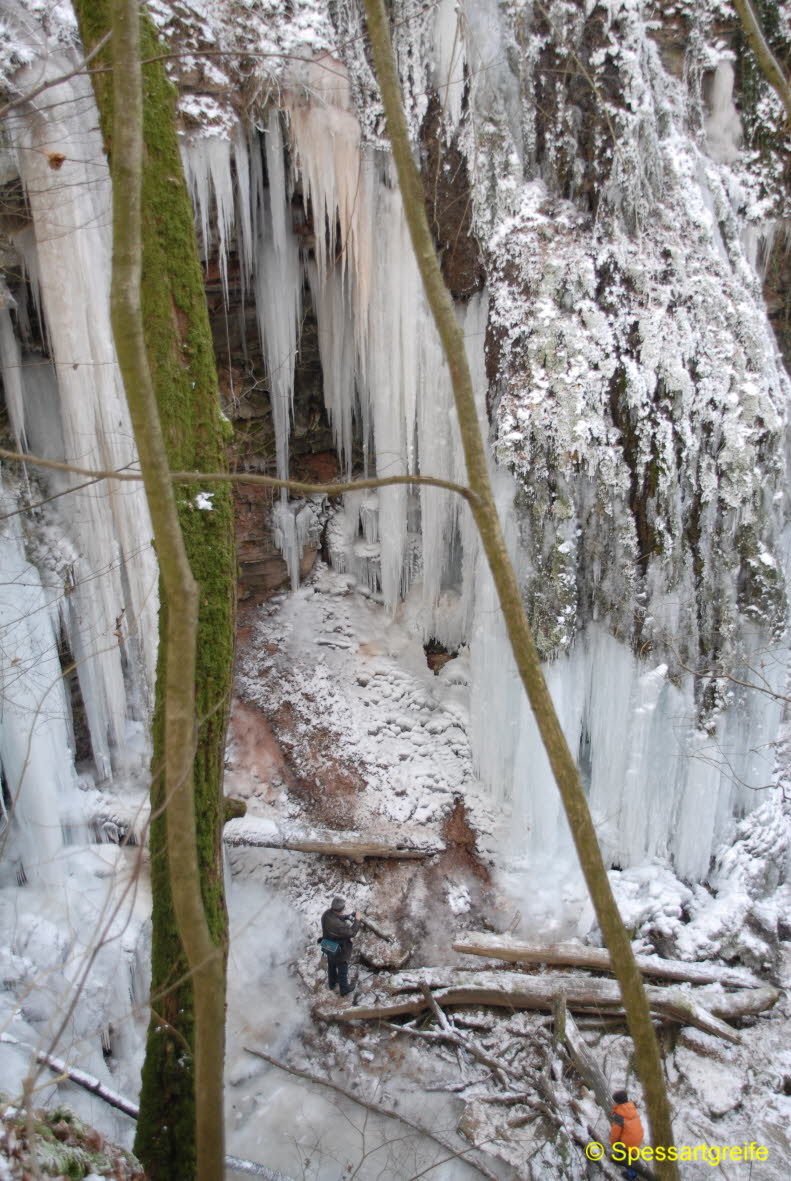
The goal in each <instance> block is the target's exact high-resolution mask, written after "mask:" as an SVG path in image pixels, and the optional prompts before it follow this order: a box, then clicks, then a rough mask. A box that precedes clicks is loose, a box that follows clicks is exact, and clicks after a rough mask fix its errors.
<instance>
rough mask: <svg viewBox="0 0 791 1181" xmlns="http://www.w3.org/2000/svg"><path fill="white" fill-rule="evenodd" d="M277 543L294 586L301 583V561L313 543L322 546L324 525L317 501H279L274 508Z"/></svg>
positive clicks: (274, 529)
mask: <svg viewBox="0 0 791 1181" xmlns="http://www.w3.org/2000/svg"><path fill="white" fill-rule="evenodd" d="M272 531H273V536H274V541H275V545H276V546H277V548H278V549H279V550H280V552H281V553H282V555H283V557H284V559H285V562H286V566H287V567H288V575H289V579H290V582H291V589H292V590H296V589H297V587H298V586H299V564H300V561H301V560H302V557H303V555H304V553H305V548H306V547H307V546H309V545H313V546H316V545H318V540H319V536H320V533H321V525H320V522H319V518H318V515H317V511H316V506H315V504H311V503H310V502H309V501H308V502H305V501H296V500H294V501H287V500H280V501H278V502H277V503H276V504H275V505H274V507H273V509H272Z"/></svg>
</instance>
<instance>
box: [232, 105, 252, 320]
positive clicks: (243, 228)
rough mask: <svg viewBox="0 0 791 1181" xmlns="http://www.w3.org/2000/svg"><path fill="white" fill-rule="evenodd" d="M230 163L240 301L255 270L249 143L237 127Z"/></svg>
mask: <svg viewBox="0 0 791 1181" xmlns="http://www.w3.org/2000/svg"><path fill="white" fill-rule="evenodd" d="M233 161H234V169H235V172H236V251H237V254H238V257H239V271H240V274H241V280H242V300H244V297H245V295H246V294H247V291H248V290H249V287H250V284H251V281H252V275H253V269H254V266H255V242H256V239H255V233H254V229H253V191H252V188H251V169H250V143H249V140H248V137H247V135H246V134H245V133H244V131H243V130H242V128H241V127H237V128H236V130H235V132H234V137H233Z"/></svg>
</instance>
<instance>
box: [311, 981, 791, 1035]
mask: <svg viewBox="0 0 791 1181" xmlns="http://www.w3.org/2000/svg"><path fill="white" fill-rule="evenodd" d="M424 985H426V986H427V987H428V988H430V989H431V991H432V993H433V994H434V997H435V998H436V1000H437V1002H438V1003H440V1004H441V1005H443V1007H448V1006H453V1005H486V1006H492V1007H495V1008H506V1009H543V1010H549V1011H551V1010H552V1008H553V1006H554V1003H555V998H556V997H557V996H558V994H559V993H560V992H563V993H564V994H565V997H566V1004H567V1006H568V1008H569V1009H572V1010H574V1011H575V1012H582V1013H585V1012H591V1011H592V1012H594V1013H596V1012H599V1011H602V1010H603V1011H605V1012H609V1013H618V1014H622V1013H623V1009H622V1006H621V994H620V990H619V988H618V985H617V983H616V982H615V981H614V980H604V979H587V978H584V977H579V976H571V975H559V974H558V975H553V976H551V977H550V976H527V975H524V974H523V973H516V972H499V971H493V972H477V973H475V972H470V973H465V972H460V973H455V972H453V971H452V970H451V971H442V970H437V969H434V968H426V969H421V970H419V971H416V972H402V973H399V974H398V975H397V976H395V977H394V978H393V980H392V981H391V983H390V985H389V986H388V990H387V992H386V993H385V994H384V995H382V994H378V995H377V994H373V995H372V996H371V999H370V1000H369V1001H368V1002H367V1003H363V1004H358V1005H352V1006H350V1007H349V1008H346V1009H344V1008H339V1007H337V1006H329V1005H318V1006H317V1007H316V1008H315V1009H314V1013H315V1015H316V1016H317V1017H318V1018H319V1019H321V1020H324V1021H377V1020H389V1019H390V1018H392V1017H397V1016H401V1015H403V1014H407V1013H421V1012H423V1011H424V1010H425V1009H428V1008H429V1007H430V1006H429V1004H428V1001H427V1000H426V998H425V996H424V995H423V994H422V993H421V992H420V989H421V988H422V987H423V986H424ZM400 994H403V995H400ZM646 994H647V996H648V1002H649V1005H650V1006H651V1009H652V1011H653V1012H654V1013H655V1014H656V1015H657V1016H661V1017H666V1018H668V1019H670V1020H672V1021H676V1022H678V1023H679V1024H681V1025H694V1026H695V1027H696V1028H697V1029H702V1030H703V1031H704V1032H705V1033H711V1034H714V1035H715V1036H716V1037H721V1038H724V1039H725V1040H726V1041H730V1042H733V1043H734V1044H738V1043H739V1042H740V1041H741V1038H740V1036H739V1034H738V1032H737V1031H736V1030H734V1029H731V1027H730V1026H729V1025H726V1024H725V1022H724V1021H723V1020H721V1018H722V1017H725V1018H728V1017H730V1018H734V1017H744V1016H747V1015H750V1014H756V1013H762V1012H764V1011H765V1010H766V1009H770V1008H771V1007H772V1005H774V1003H775V1002H776V1001H777V999H778V997H779V996H780V992H779V990H778V989H776V988H769V987H764V988H751V989H745V990H744V991H743V993H741V994H739V995H738V996H737V997H735V998H734V997H733V995H732V994H730V995H729V994H726V993H720V994H719V995H707V996H706V997H705V998H700V999H699V997H698V996H697V995H696V994H695V993H693V992H692V991H686V990H682V989H680V988H673V989H670V988H659V987H657V986H656V985H649V986H647V988H646ZM704 999H705V1001H706V1002H707V1004H708V1007H707V1008H704V1005H703V1000H704Z"/></svg>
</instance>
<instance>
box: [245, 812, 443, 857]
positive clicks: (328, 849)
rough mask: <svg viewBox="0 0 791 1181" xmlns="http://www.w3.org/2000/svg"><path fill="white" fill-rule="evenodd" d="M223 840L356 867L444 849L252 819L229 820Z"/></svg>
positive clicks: (429, 843) (438, 845) (430, 844)
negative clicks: (374, 860)
mask: <svg viewBox="0 0 791 1181" xmlns="http://www.w3.org/2000/svg"><path fill="white" fill-rule="evenodd" d="M223 840H224V842H225V844H226V845H228V846H229V847H231V848H255V849H289V850H291V851H292V852H296V853H319V854H321V855H323V856H325V857H348V858H349V860H350V861H355V862H357V863H358V864H360V863H362V862H363V861H365V860H366V859H367V858H369V857H377V858H379V857H381V858H387V859H395V860H400V861H408V860H419V859H423V858H426V857H434V856H435V855H436V854H437V853H442V852H443V851H444V848H445V846H444V845H443V844H442V843H441V842H438V841H425V842H424V841H417V840H404V841H400V842H398V843H396V844H394V843H393V842H392V841H376V840H365V839H363V838H361V837H360V835H359V834H358V833H354V832H335V831H334V830H332V829H309V830H306V829H298V828H293V827H291V826H288V825H277V824H274V823H273V822H272V821H271V820H265V819H261V818H258V817H253V816H245V817H243V818H241V819H238V820H229V821H228V823H227V824H226V825H225V828H224V829H223Z"/></svg>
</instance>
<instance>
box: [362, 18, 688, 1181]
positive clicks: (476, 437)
mask: <svg viewBox="0 0 791 1181" xmlns="http://www.w3.org/2000/svg"><path fill="white" fill-rule="evenodd" d="M364 3H365V12H366V20H367V25H368V34H369V37H370V42H371V50H372V55H373V62H374V69H375V72H376V77H377V81H378V83H379V87H380V90H381V93H382V101H383V103H384V109H385V116H386V119H387V131H388V136H389V138H390V143H391V145H392V149H393V158H394V161H395V166H396V170H397V173H398V183H399V185H400V188H401V195H402V198H403V202H404V211H405V213H406V219H407V223H408V225H409V232H410V236H411V238H412V245H413V248H414V251H415V257H416V259H417V263H418V267H419V268H420V273H421V276H422V279H423V286H424V288H425V292H426V298H427V300H428V303H429V306H430V308H431V312H432V315H433V317H434V320H435V322H436V325H437V330H438V332H439V335H440V339H441V341H442V346H443V349H444V351H445V356H446V358H447V363H448V368H449V370H450V376H451V381H452V383H453V393H454V398H455V401H456V411H457V414H458V419H459V428H460V432H461V438H462V443H463V446H464V455H465V459H466V463H467V476H468V480H467V482H468V484H469V486H470V488H471V489H472V491H473V492H474V493H475V496H476V500H475V501H473V502H472V503H471V509H472V513H473V516H474V518H475V522H476V524H477V526H478V530H479V533H480V536H481V541H482V544H483V548H484V551H485V553H486V557H487V560H488V562H489V567H490V569H491V572H492V577H493V579H494V584H495V587H496V588H497V595H498V598H499V602H500V607H501V610H502V612H503V615H504V617H505V622H506V627H507V629H508V636H509V639H510V641H511V648H512V650H513V653H514V659H515V661H516V665H517V668H518V669H519V674H520V676H521V678H522V683H523V684H524V686H525V689H526V691H527V695H528V698H529V701H530V705H531V707H532V710H533V714H534V715H535V718H536V722H537V724H538V728H539V732H540V734H541V739H542V742H543V743H544V747H545V749H546V752H547V756H548V758H549V762H550V765H551V767H552V772H553V774H554V776H555V781H556V783H557V785H558V788H559V790H560V794H561V798H562V800H563V807H564V809H565V812H566V816H567V818H568V822H569V827H570V829H571V832H572V835H573V837H574V843H575V845H576V848H577V855H578V857H579V859H580V864H581V866H582V870H583V873H584V875H585V880H586V882H587V885H588V890H589V891H590V895H591V899H592V901H593V905H594V908H595V910H596V916H597V918H598V920H599V924H600V926H601V929H602V933H603V935H604V939H605V942H606V944H607V946H608V948H609V949H610V953H611V955H612V958H613V967H614V970H615V974H616V976H617V978H618V982H619V984H620V986H621V993H622V995H623V1002H624V1007H625V1009H626V1013H627V1020H628V1024H629V1031H630V1033H631V1035H632V1039H633V1041H634V1045H635V1054H636V1058H637V1068H638V1071H639V1074H640V1078H641V1081H642V1083H643V1087H644V1090H645V1096H646V1102H647V1105H648V1112H649V1117H650V1120H651V1128H652V1132H653V1136H654V1142H655V1143H656V1144H657V1145H671V1144H672V1143H673V1129H672V1125H671V1119H670V1105H669V1103H668V1098H667V1091H666V1089H665V1081H664V1076H663V1073H662V1063H661V1060H660V1056H659V1047H658V1045H657V1040H656V1036H655V1034H654V1029H653V1026H652V1024H651V1014H650V1010H649V1007H648V1002H647V1000H646V997H645V992H644V991H643V982H642V978H641V976H640V972H639V971H638V969H637V965H636V964H635V962H634V955H633V954H632V947H631V943H630V942H629V936H628V935H627V933H626V930H625V928H624V925H623V922H622V921H621V916H620V914H619V912H618V907H617V906H616V904H615V899H614V898H613V895H612V891H611V889H610V884H609V881H608V879H607V872H606V869H605V866H604V861H603V860H602V856H601V851H600V849H599V844H598V840H597V838H596V830H595V828H594V827H593V821H592V819H591V815H590V811H589V809H588V804H587V800H586V799H585V793H584V791H583V788H582V784H581V782H580V778H579V775H578V773H577V768H576V766H575V764H574V760H573V758H572V757H571V752H570V751H569V749H568V745H567V743H566V739H565V737H564V735H563V731H562V730H561V728H560V723H559V721H558V717H557V714H556V712H555V708H554V706H553V704H552V699H551V697H550V695H549V691H548V689H547V686H546V682H545V681H544V677H543V675H542V672H541V666H540V662H539V659H538V653H537V651H536V647H535V644H534V642H533V637H532V635H531V632H530V627H529V625H528V622H527V617H526V616H525V611H524V607H523V605H522V599H521V595H520V592H519V585H518V583H517V580H516V576H515V574H514V571H513V567H512V565H511V562H510V560H509V557H508V551H507V549H506V546H505V539H504V538H503V534H502V529H501V528H500V522H499V519H498V516H497V508H496V505H495V502H494V495H493V493H492V488H491V483H490V480H489V472H488V468H487V463H486V453H485V449H484V442H483V439H482V437H481V432H480V428H479V426H478V417H477V412H476V407H475V395H474V392H473V387H472V379H471V377H470V372H469V367H468V365H467V358H466V354H465V351H464V337H463V335H462V332H461V329H460V327H459V323H458V321H457V319H456V315H455V312H454V308H453V302H452V300H451V297H450V293H449V292H448V290H447V288H446V286H445V282H444V280H443V278H442V273H441V271H440V266H439V262H438V260H437V255H436V251H435V249H434V243H433V240H432V237H431V232H430V230H429V226H428V220H427V217H426V206H425V194H424V191H423V185H422V183H421V179H420V174H419V172H418V169H417V166H416V164H415V160H414V157H413V155H412V149H411V145H410V142H409V133H408V131H407V126H406V119H405V116H404V106H403V100H402V97H401V88H400V84H399V80H398V71H397V68H396V63H395V57H394V55H393V48H392V44H391V41H390V33H389V29H388V25H387V14H386V11H385V6H384V2H383V0H364ZM660 1177H661V1178H663V1181H677V1179H678V1169H677V1168H676V1166H675V1164H673V1163H668V1164H664V1165H662V1166H661V1168H660Z"/></svg>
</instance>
